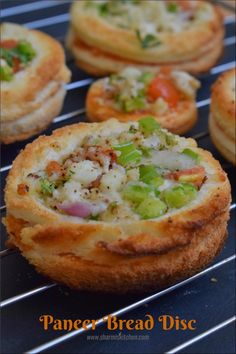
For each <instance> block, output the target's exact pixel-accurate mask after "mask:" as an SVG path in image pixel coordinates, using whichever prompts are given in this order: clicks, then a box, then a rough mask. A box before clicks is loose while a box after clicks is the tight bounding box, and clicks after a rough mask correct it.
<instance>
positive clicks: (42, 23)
mask: <svg viewBox="0 0 236 354" xmlns="http://www.w3.org/2000/svg"><path fill="white" fill-rule="evenodd" d="M69 18H70V14H69V13H66V14H61V15H57V16H51V17H47V18H43V19H41V20H36V21H31V22H26V23H24V24H23V25H24V26H26V27H29V28H32V29H33V28H42V27H46V26H52V25H55V24H59V23H63V22H67V21H68V20H69ZM233 22H235V16H232V17H231V16H228V17H226V18H225V20H224V24H225V25H228V24H231V23H233Z"/></svg>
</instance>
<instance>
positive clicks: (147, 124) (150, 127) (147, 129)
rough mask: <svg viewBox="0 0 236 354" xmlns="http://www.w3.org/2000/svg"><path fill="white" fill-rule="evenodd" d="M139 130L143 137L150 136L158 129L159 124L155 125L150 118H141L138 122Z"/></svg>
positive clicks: (153, 119) (153, 120)
mask: <svg viewBox="0 0 236 354" xmlns="http://www.w3.org/2000/svg"><path fill="white" fill-rule="evenodd" d="M138 123H139V129H140V130H141V131H142V133H144V134H145V135H150V134H152V133H153V132H154V131H155V130H159V129H160V124H159V123H157V121H156V120H155V118H153V117H152V116H147V117H145V118H142V119H140V120H139V122H138Z"/></svg>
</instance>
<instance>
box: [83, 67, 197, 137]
mask: <svg viewBox="0 0 236 354" xmlns="http://www.w3.org/2000/svg"><path fill="white" fill-rule="evenodd" d="M199 86H200V82H199V81H198V80H196V79H194V78H193V77H192V76H190V75H189V74H187V73H185V72H182V71H177V70H173V71H171V70H170V69H169V68H167V67H165V68H164V67H163V68H161V69H157V71H156V73H151V72H143V71H141V70H139V69H136V68H134V67H128V68H126V69H124V70H122V72H120V73H118V74H117V75H115V74H113V75H111V76H110V77H109V78H108V77H107V78H104V79H100V80H98V81H96V82H95V83H93V84H92V85H91V86H90V88H89V91H88V94H87V98H86V112H87V116H88V118H89V119H90V120H91V121H94V122H96V121H98V122H99V121H103V120H107V119H109V118H111V117H116V118H117V119H119V120H120V121H122V122H126V121H128V120H133V121H136V120H138V119H140V118H142V117H144V116H146V115H147V114H151V115H152V116H155V118H156V120H157V121H158V122H159V123H160V124H161V126H162V127H164V128H166V129H168V130H170V131H171V132H173V133H176V134H183V133H185V132H187V131H188V130H190V129H191V128H192V127H193V125H194V124H195V122H196V119H197V108H196V103H195V97H196V90H197V88H198V87H199Z"/></svg>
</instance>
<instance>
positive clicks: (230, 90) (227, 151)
mask: <svg viewBox="0 0 236 354" xmlns="http://www.w3.org/2000/svg"><path fill="white" fill-rule="evenodd" d="M235 75H236V71H235V69H231V70H229V71H227V72H225V73H224V74H222V75H220V77H219V78H218V79H217V81H216V82H215V83H214V85H213V86H212V95H211V109H210V110H211V114H210V119H209V128H210V134H211V137H212V140H213V142H214V143H215V145H216V147H217V148H218V149H219V151H220V152H221V153H222V155H223V156H224V157H225V158H226V159H228V160H229V161H231V162H232V163H234V164H236V151H235V139H236V133H235V129H236V126H235V119H236V104H235Z"/></svg>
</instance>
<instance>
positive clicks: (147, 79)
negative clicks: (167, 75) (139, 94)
mask: <svg viewBox="0 0 236 354" xmlns="http://www.w3.org/2000/svg"><path fill="white" fill-rule="evenodd" d="M154 77H155V75H154V74H153V73H143V74H142V75H141V76H140V77H139V78H138V81H140V82H143V83H144V84H145V85H148V84H149V83H150V82H151V81H152V80H153V79H154Z"/></svg>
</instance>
